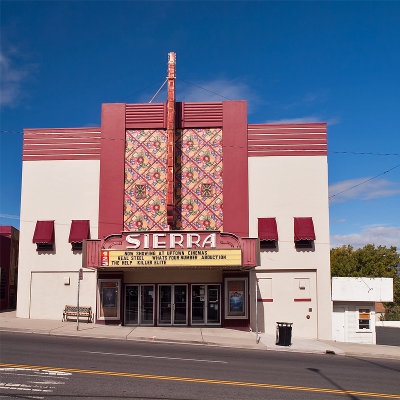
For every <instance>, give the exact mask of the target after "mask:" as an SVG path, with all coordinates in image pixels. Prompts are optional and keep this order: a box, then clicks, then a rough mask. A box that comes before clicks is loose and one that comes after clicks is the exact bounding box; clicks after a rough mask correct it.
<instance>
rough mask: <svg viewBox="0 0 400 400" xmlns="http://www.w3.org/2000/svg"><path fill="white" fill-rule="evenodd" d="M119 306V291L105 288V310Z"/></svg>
mask: <svg viewBox="0 0 400 400" xmlns="http://www.w3.org/2000/svg"><path fill="white" fill-rule="evenodd" d="M116 306H117V290H116V289H115V288H113V287H103V308H113V307H116Z"/></svg>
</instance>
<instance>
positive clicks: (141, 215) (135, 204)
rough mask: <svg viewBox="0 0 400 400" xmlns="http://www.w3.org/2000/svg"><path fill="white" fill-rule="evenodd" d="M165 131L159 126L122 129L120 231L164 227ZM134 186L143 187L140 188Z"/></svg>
mask: <svg viewBox="0 0 400 400" xmlns="http://www.w3.org/2000/svg"><path fill="white" fill-rule="evenodd" d="M166 165H167V134H166V131H165V130H162V129H136V130H127V131H126V141H125V196H124V197H125V198H124V230H126V231H137V230H167V229H168V226H167V210H166V205H165V196H166V177H167V174H166V172H167V171H166ZM138 185H143V186H144V187H145V190H144V191H143V188H141V189H142V190H141V191H140V193H141V195H140V196H138V191H137V190H138Z"/></svg>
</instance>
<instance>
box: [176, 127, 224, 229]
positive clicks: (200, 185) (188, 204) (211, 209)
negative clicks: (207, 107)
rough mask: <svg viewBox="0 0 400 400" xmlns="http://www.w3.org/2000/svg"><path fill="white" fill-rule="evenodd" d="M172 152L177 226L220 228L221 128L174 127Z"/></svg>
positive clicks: (221, 186)
mask: <svg viewBox="0 0 400 400" xmlns="http://www.w3.org/2000/svg"><path fill="white" fill-rule="evenodd" d="M176 152H177V163H176V164H177V165H176V174H175V182H176V198H175V204H176V213H177V228H178V229H184V230H214V229H215V230H221V231H222V229H223V209H222V207H223V181H222V130H221V129H220V128H215V129H183V130H178V132H177V138H176ZM205 188H207V189H208V190H204V189H205Z"/></svg>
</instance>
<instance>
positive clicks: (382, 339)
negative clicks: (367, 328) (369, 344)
mask: <svg viewBox="0 0 400 400" xmlns="http://www.w3.org/2000/svg"><path fill="white" fill-rule="evenodd" d="M376 344H386V345H387V346H400V328H390V327H384V326H377V327H376Z"/></svg>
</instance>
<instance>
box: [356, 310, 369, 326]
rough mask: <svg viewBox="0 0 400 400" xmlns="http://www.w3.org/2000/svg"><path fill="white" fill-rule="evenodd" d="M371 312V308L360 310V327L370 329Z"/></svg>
mask: <svg viewBox="0 0 400 400" xmlns="http://www.w3.org/2000/svg"><path fill="white" fill-rule="evenodd" d="M369 321H370V312H369V308H363V309H361V308H360V309H359V310H358V329H370V327H369Z"/></svg>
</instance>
